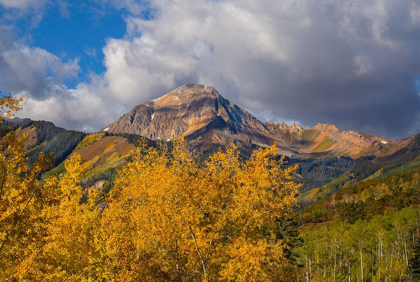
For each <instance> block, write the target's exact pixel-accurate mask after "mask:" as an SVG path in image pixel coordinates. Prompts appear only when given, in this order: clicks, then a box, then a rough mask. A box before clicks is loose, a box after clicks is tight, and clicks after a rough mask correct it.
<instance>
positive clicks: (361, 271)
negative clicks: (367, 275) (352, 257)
mask: <svg viewBox="0 0 420 282" xmlns="http://www.w3.org/2000/svg"><path fill="white" fill-rule="evenodd" d="M360 274H361V276H362V282H363V278H364V277H363V253H362V246H360Z"/></svg>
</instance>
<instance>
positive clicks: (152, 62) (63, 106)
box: [0, 0, 420, 137]
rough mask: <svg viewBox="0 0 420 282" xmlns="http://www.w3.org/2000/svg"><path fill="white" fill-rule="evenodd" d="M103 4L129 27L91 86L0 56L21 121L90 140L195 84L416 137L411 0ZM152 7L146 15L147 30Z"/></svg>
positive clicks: (418, 63)
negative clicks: (82, 133) (123, 116)
mask: <svg viewBox="0 0 420 282" xmlns="http://www.w3.org/2000/svg"><path fill="white" fill-rule="evenodd" d="M0 1H3V2H0V4H2V3H4V2H5V0H0ZM106 3H108V4H112V5H114V6H115V7H116V8H118V9H125V10H126V11H128V12H129V13H131V16H128V17H127V18H126V23H127V34H126V35H125V37H124V38H122V39H109V40H108V41H107V43H106V46H105V47H104V48H103V52H104V56H105V58H104V64H105V66H106V71H105V73H104V74H103V75H98V76H95V77H94V79H93V82H92V83H91V84H90V85H86V84H84V85H79V86H78V87H77V88H76V89H73V90H71V89H70V90H69V89H65V88H63V87H62V86H61V85H62V81H63V79H64V78H68V77H74V76H75V74H76V73H77V69H78V62H77V61H68V62H61V61H60V60H59V59H58V58H57V57H55V56H54V55H52V54H49V53H48V52H46V51H45V50H42V49H37V48H29V47H25V46H23V47H22V46H18V45H16V44H14V45H13V46H12V47H7V48H6V49H5V50H3V51H2V49H1V48H3V47H2V46H1V45H0V52H1V53H0V56H1V55H3V57H0V74H3V75H5V74H7V72H6V71H5V70H7V71H8V72H10V73H11V74H13V75H12V76H8V77H9V79H8V80H7V81H8V82H7V83H9V84H13V85H14V88H13V89H17V90H18V91H16V93H18V92H22V91H27V93H28V96H29V97H31V98H30V99H28V100H27V102H25V103H26V104H25V107H28V109H27V110H26V111H27V113H28V115H29V114H33V117H41V116H43V117H45V118H46V119H47V118H48V119H51V120H52V121H59V122H58V124H59V125H60V124H67V125H68V126H69V127H73V128H95V129H98V128H100V127H103V126H105V125H106V124H107V123H108V120H109V119H111V118H110V117H111V116H112V118H114V117H115V116H116V115H117V113H118V115H119V114H120V112H121V111H123V110H126V109H129V108H131V107H133V106H135V105H136V104H138V103H141V102H144V101H145V100H147V99H152V98H156V97H157V96H159V95H162V94H164V93H166V92H167V91H169V90H171V89H173V88H174V87H177V86H179V85H181V84H184V83H202V84H205V85H212V86H215V87H216V89H218V90H219V91H220V92H221V94H222V95H223V96H225V97H226V98H229V99H231V100H232V101H233V102H235V103H237V104H239V105H241V106H244V107H246V108H248V109H250V110H251V111H253V112H254V113H257V114H258V113H264V114H260V115H261V117H265V118H269V119H270V120H272V121H273V120H278V121H280V120H282V119H285V120H296V121H299V122H301V123H302V124H305V125H312V124H315V123H317V122H331V123H336V124H337V125H338V126H341V127H344V128H348V129H355V130H368V131H370V130H372V129H373V131H374V132H376V133H380V134H385V133H387V135H388V136H391V137H392V136H396V135H398V136H401V135H406V134H407V132H410V133H411V132H412V131H413V128H415V129H414V130H417V131H418V130H420V129H419V128H418V124H417V122H416V120H417V117H418V113H419V112H420V110H419V108H420V101H419V96H418V93H417V91H416V90H415V88H414V87H413V85H414V79H415V78H416V77H417V76H418V75H419V74H420V53H419V52H418V51H417V47H416V46H418V45H417V43H418V40H416V39H415V38H416V36H417V34H418V23H419V22H420V21H418V18H419V17H418V12H417V10H416V9H414V8H415V7H417V8H418V5H417V4H416V0H407V1H400V0H370V1H365V0H353V1H347V0H335V1H333V0H320V1H314V0H283V1H272V0H260V1H254V0H225V1H216V0H213V1H212V0H210V1H209V0H177V1H171V0H151V1H146V2H144V1H134V0H115V1H112V2H111V1H106ZM407 3H408V4H409V5H408V6H407V5H405V4H407ZM407 7H414V8H413V9H409V8H407ZM148 8H150V9H151V10H152V11H153V12H152V13H153V15H152V17H151V20H144V19H143V18H142V17H141V16H139V15H142V14H144V13H145V11H146V9H148ZM0 39H1V38H0ZM2 58H3V60H2ZM25 65H27V68H25V67H24V66H25ZM51 73H52V75H50V74H51ZM1 79H2V78H1V77H0V82H2V80H1ZM39 81H40V82H39ZM15 82H16V83H15ZM38 84H40V85H38ZM19 85H23V86H22V87H20V88H19ZM38 89H41V90H44V91H38ZM57 89H58V90H57ZM39 93H41V94H39ZM42 93H44V94H42ZM41 101H44V102H45V103H42V102H41ZM89 107H91V110H90V111H89V110H88V109H89ZM115 107H116V108H117V110H115V111H114V110H113V109H114V108H115ZM85 110H87V111H88V112H87V113H85V114H84V113H83V111H85ZM104 113H106V115H105V114H104ZM267 113H269V115H271V117H268V115H267ZM65 115H69V118H68V120H67V119H65V118H64V117H65ZM82 117H83V118H82ZM66 120H67V121H66ZM101 120H104V121H103V123H102V124H101ZM105 120H107V121H105ZM402 124H404V125H405V126H406V127H404V126H401V125H402ZM72 125H73V126H72Z"/></svg>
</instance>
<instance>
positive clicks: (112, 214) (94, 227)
mask: <svg viewBox="0 0 420 282" xmlns="http://www.w3.org/2000/svg"><path fill="white" fill-rule="evenodd" d="M0 101H2V102H1V103H0V109H4V110H12V109H18V108H19V104H18V101H16V100H13V99H11V98H3V100H0ZM3 143H4V146H3V148H2V149H1V150H0V280H1V281H291V272H290V269H291V268H290V267H289V266H290V263H289V261H288V259H287V258H286V254H285V253H286V252H285V248H287V247H286V244H285V242H283V241H282V240H280V239H278V238H279V236H277V235H278V234H276V232H277V231H276V227H277V225H276V224H277V221H278V220H282V219H284V218H287V217H290V216H291V214H292V212H293V211H292V209H293V207H294V205H295V204H296V200H295V196H296V194H297V192H298V190H299V187H300V185H298V184H296V183H295V182H294V178H293V173H294V172H295V171H296V169H297V167H296V166H284V158H283V157H280V156H278V155H277V153H276V148H275V146H272V147H269V148H266V149H258V150H256V151H254V152H253V153H252V155H251V157H250V158H249V159H248V160H246V161H243V160H241V159H240V156H239V151H238V150H237V148H228V149H227V150H226V152H222V151H219V152H217V153H215V154H213V155H212V156H210V157H209V158H208V159H207V160H206V161H204V162H200V161H198V159H196V158H193V157H191V156H190V154H189V153H188V151H187V150H186V147H187V144H186V141H185V139H184V138H182V137H180V138H177V139H175V140H174V141H173V147H172V148H168V147H167V145H164V144H159V145H158V146H157V147H148V146H147V143H146V142H143V143H142V144H141V145H140V146H139V147H138V148H137V150H136V153H135V155H134V156H133V159H132V162H130V163H129V164H128V165H126V166H124V167H123V168H122V169H121V170H120V171H119V173H118V177H117V179H116V181H115V183H114V185H113V189H112V190H111V191H110V193H109V194H108V195H105V197H104V195H103V194H102V191H98V190H95V189H92V188H89V187H87V188H86V187H85V188H83V187H82V186H81V185H80V181H81V178H82V176H83V175H84V173H85V171H84V170H85V168H84V167H85V166H84V165H83V164H82V163H83V160H82V158H81V156H80V155H78V154H73V155H72V156H71V157H70V158H69V159H68V160H67V161H66V162H65V170H66V172H65V173H63V174H61V175H58V176H57V175H55V176H54V175H51V176H49V177H48V178H46V179H44V180H43V181H39V180H40V176H41V173H42V172H43V171H44V170H45V163H46V159H45V158H44V157H43V156H41V157H40V159H39V160H38V162H36V163H35V164H34V166H33V167H31V168H29V167H28V165H27V158H26V154H25V152H24V150H23V139H16V137H15V136H14V135H13V134H10V135H8V136H7V138H6V139H5V140H4V142H3Z"/></svg>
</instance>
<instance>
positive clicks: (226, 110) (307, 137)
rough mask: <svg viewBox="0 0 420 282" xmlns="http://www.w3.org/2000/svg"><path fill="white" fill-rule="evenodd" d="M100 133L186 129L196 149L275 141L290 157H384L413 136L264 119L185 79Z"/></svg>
mask: <svg viewBox="0 0 420 282" xmlns="http://www.w3.org/2000/svg"><path fill="white" fill-rule="evenodd" d="M100 132H110V133H120V134H121V133H130V134H137V135H141V136H144V137H147V138H149V139H152V140H159V139H160V140H166V141H170V139H172V138H173V137H177V136H179V135H181V134H183V135H184V136H185V137H186V139H187V140H188V144H189V145H190V148H191V149H192V151H193V152H194V153H198V154H201V153H203V152H205V151H206V150H209V149H210V148H212V147H214V146H221V147H224V146H225V147H226V146H231V145H232V144H236V145H237V146H238V147H239V148H240V149H241V150H242V151H243V152H245V153H249V152H250V151H251V150H252V148H255V147H265V146H270V145H272V144H273V143H277V146H278V148H279V151H280V152H281V153H283V154H285V155H287V156H290V157H297V158H304V159H305V158H323V157H329V156H345V155H346V156H351V157H354V158H356V157H360V156H364V155H374V156H386V155H389V154H392V153H395V152H397V151H398V150H400V149H402V148H404V147H405V146H407V145H408V143H409V142H410V140H411V138H412V137H410V138H406V139H400V140H390V139H387V138H384V137H381V136H378V135H374V134H369V133H362V132H357V131H344V130H342V129H340V128H338V127H336V126H335V125H332V124H326V123H318V124H316V125H315V126H314V127H312V128H308V129H305V128H303V127H301V126H300V125H298V124H296V123H294V124H292V125H290V126H289V125H287V124H286V123H285V122H281V123H269V122H262V121H260V120H258V119H257V118H256V117H254V116H253V115H252V114H250V113H249V112H248V111H247V110H245V109H243V108H241V107H239V106H237V105H235V104H234V103H233V102H231V101H229V100H227V99H225V98H223V96H222V95H220V94H219V92H218V91H217V90H216V89H215V88H214V87H211V86H209V87H205V86H203V85H200V84H186V85H183V86H180V87H178V88H176V89H174V90H172V91H170V92H168V93H167V94H165V95H163V96H161V97H159V98H157V99H154V100H148V101H146V102H144V103H142V104H139V105H137V106H135V107H134V108H133V109H132V110H130V111H129V112H128V113H126V114H124V115H123V116H121V117H120V118H119V119H117V120H116V121H115V122H114V123H112V124H110V125H108V126H107V127H105V128H102V129H101V130H100Z"/></svg>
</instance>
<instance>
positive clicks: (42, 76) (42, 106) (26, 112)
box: [0, 27, 126, 131]
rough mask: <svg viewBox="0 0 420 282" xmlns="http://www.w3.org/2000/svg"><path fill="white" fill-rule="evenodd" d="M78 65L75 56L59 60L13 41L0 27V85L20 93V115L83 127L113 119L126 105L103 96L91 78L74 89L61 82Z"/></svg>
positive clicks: (71, 75)
mask: <svg viewBox="0 0 420 282" xmlns="http://www.w3.org/2000/svg"><path fill="white" fill-rule="evenodd" d="M79 69H80V67H79V65H78V62H77V60H69V61H67V62H63V61H62V60H61V59H59V58H58V57H56V56H55V55H53V54H51V53H49V52H47V51H46V50H44V49H40V48H36V47H29V46H26V45H23V44H19V43H16V42H13V40H12V36H11V34H10V32H7V28H4V27H3V28H0V86H1V88H2V89H7V90H8V91H10V92H11V93H12V94H14V95H16V96H24V98H25V99H24V102H23V105H22V106H23V110H22V111H21V112H19V113H18V115H19V116H20V117H30V118H33V119H40V120H48V121H52V122H54V123H56V124H57V125H58V126H61V127H65V128H71V129H78V130H83V131H95V130H97V129H98V128H101V127H103V126H104V125H105V124H107V123H110V122H112V121H114V120H115V119H116V118H117V117H118V116H119V115H121V114H122V113H123V112H124V110H126V109H125V108H122V106H119V105H115V103H113V101H112V100H110V99H104V98H103V97H102V95H101V94H100V93H98V92H97V89H101V87H100V86H99V85H97V84H96V83H94V81H95V80H94V79H93V80H92V81H93V82H92V83H91V84H89V85H87V84H79V85H78V86H77V87H76V88H75V89H69V88H67V87H66V86H64V85H63V81H65V80H66V79H72V78H75V77H77V74H78V72H79Z"/></svg>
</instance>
